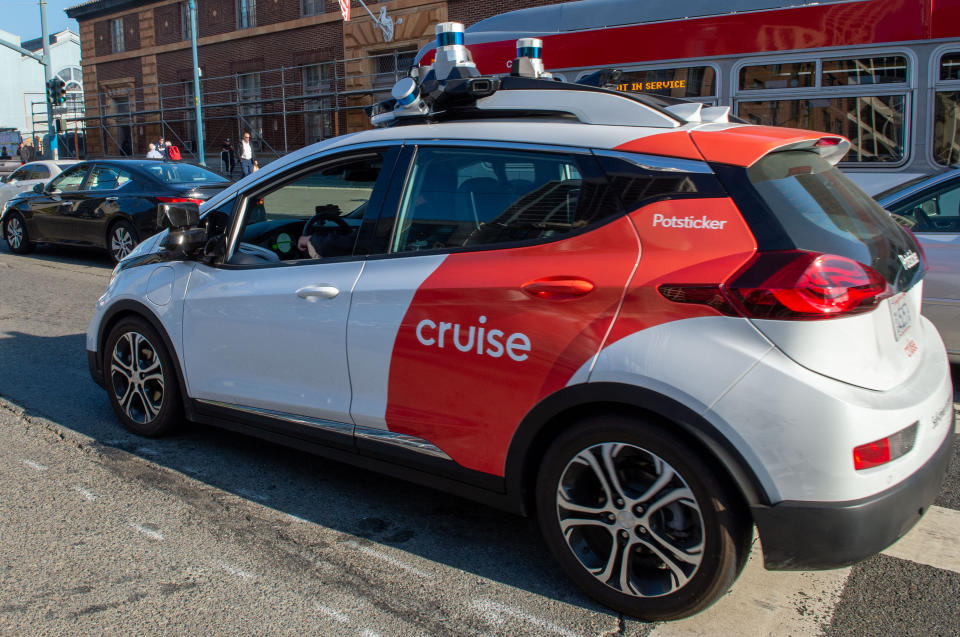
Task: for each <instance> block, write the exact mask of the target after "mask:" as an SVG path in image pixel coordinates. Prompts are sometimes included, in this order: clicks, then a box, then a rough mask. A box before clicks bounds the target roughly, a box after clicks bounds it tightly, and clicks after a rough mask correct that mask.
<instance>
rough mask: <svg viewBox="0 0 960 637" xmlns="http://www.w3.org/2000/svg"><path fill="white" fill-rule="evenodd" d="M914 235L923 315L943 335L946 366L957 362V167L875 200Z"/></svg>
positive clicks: (959, 237)
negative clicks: (925, 266)
mask: <svg viewBox="0 0 960 637" xmlns="http://www.w3.org/2000/svg"><path fill="white" fill-rule="evenodd" d="M875 197H876V200H877V202H878V203H879V204H880V205H881V206H883V207H884V208H886V209H887V210H889V211H890V212H892V213H893V214H895V215H897V216H898V217H899V218H900V219H899V221H901V223H903V224H904V225H906V226H908V227H909V228H910V229H911V230H913V232H914V234H916V236H917V239H919V241H920V245H922V246H923V249H924V251H925V252H926V254H927V262H928V263H929V266H930V271H929V272H928V273H927V276H926V278H925V279H924V288H923V314H924V315H925V316H926V317H927V318H929V319H930V320H931V321H933V323H934V325H936V326H937V329H938V330H939V331H940V335H941V336H943V341H944V343H946V346H947V352H948V353H949V355H950V362H952V363H960V168H949V169H947V170H945V171H943V172H940V173H937V174H935V175H930V176H927V177H920V178H918V179H914V180H912V181H908V182H906V183H904V184H901V185H899V186H896V187H894V188H891V189H890V190H886V191H884V192H881V193H880V194H878V195H875Z"/></svg>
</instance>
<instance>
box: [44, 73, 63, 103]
mask: <svg viewBox="0 0 960 637" xmlns="http://www.w3.org/2000/svg"><path fill="white" fill-rule="evenodd" d="M66 101H67V83H66V82H64V81H63V80H61V79H60V78H59V77H55V78H53V79H51V80H50V81H49V82H47V102H49V103H50V104H51V105H53V106H60V105H62V104H65V103H66Z"/></svg>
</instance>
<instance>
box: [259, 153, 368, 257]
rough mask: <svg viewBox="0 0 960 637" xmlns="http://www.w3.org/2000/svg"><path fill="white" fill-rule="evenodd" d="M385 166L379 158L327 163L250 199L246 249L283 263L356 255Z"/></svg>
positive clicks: (359, 158) (366, 157)
mask: <svg viewBox="0 0 960 637" xmlns="http://www.w3.org/2000/svg"><path fill="white" fill-rule="evenodd" d="M382 167H383V156H382V155H380V154H372V155H365V156H363V157H357V158H352V159H348V160H345V161H341V162H336V163H334V164H326V165H324V166H322V167H320V168H314V169H309V170H308V171H307V172H304V173H300V174H298V175H296V176H295V177H293V179H292V180H291V181H287V182H286V183H284V184H283V185H282V186H280V187H279V188H276V189H274V190H271V191H269V192H266V193H265V194H261V195H256V196H253V197H250V198H248V199H247V208H246V215H245V219H244V222H243V229H242V231H241V235H240V241H241V244H243V243H246V244H253V245H256V246H259V247H261V248H266V249H267V250H270V251H271V252H273V253H274V254H276V255H277V257H279V258H280V259H281V260H292V259H316V258H322V257H333V256H344V255H348V254H351V253H352V252H353V246H354V244H355V243H356V239H357V236H358V234H359V230H360V225H361V222H362V221H363V215H364V211H365V209H366V206H367V203H368V202H369V200H370V197H371V195H372V194H373V188H374V185H375V184H376V182H377V178H378V177H379V176H380V170H381V169H382Z"/></svg>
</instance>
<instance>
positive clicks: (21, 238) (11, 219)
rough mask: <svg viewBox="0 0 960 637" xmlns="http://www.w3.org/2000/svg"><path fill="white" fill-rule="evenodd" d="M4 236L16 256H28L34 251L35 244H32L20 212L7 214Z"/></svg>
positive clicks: (4, 223)
mask: <svg viewBox="0 0 960 637" xmlns="http://www.w3.org/2000/svg"><path fill="white" fill-rule="evenodd" d="M3 236H4V238H5V239H6V240H7V245H8V246H10V251H11V252H13V253H14V254H27V253H28V252H30V251H31V250H33V243H31V242H30V236H29V235H28V234H27V228H26V226H25V225H24V223H23V217H21V216H20V213H18V212H8V213H7V218H6V219H5V220H4V222H3Z"/></svg>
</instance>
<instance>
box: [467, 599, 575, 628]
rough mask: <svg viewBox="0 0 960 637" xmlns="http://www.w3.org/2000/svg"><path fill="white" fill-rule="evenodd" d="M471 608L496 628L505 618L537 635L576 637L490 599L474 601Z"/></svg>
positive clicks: (535, 617)
mask: <svg viewBox="0 0 960 637" xmlns="http://www.w3.org/2000/svg"><path fill="white" fill-rule="evenodd" d="M473 607H474V608H476V609H477V610H478V611H479V612H480V614H481V615H482V616H483V619H484V620H485V621H487V622H489V623H491V624H494V625H495V626H498V627H500V626H502V625H503V624H504V622H505V620H506V618H507V617H510V618H513V619H515V620H519V621H521V622H523V623H524V624H528V625H530V626H533V627H534V628H536V630H537V632H538V633H539V634H543V633H551V634H554V635H563V637H576V634H577V633H574V632H572V631H570V630H568V629H566V628H563V627H562V626H557V625H556V624H552V623H550V622H548V621H547V620H545V619H541V618H539V617H537V616H536V615H531V614H530V613H527V612H525V611H522V610H520V609H518V608H514V607H513V606H508V605H506V604H501V603H500V602H496V601H494V600H492V599H475V600H473Z"/></svg>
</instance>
